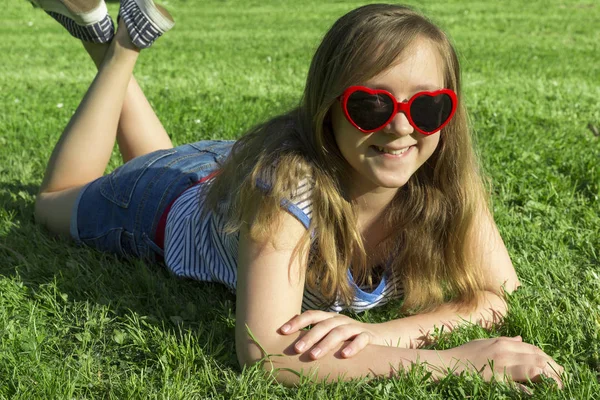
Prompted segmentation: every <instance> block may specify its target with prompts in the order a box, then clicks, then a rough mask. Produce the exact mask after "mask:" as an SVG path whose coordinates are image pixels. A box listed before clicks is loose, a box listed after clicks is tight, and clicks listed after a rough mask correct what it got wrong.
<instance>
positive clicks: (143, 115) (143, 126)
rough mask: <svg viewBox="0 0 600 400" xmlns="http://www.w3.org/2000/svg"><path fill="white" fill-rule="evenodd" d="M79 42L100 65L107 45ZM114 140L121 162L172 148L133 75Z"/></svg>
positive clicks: (167, 136) (97, 64)
mask: <svg viewBox="0 0 600 400" xmlns="http://www.w3.org/2000/svg"><path fill="white" fill-rule="evenodd" d="M82 43H83V47H84V48H85V50H86V51H87V52H88V54H89V55H90V57H91V58H92V60H93V61H94V63H95V64H96V67H98V68H100V65H101V64H102V60H104V56H105V54H106V52H107V51H108V48H109V44H98V43H90V42H82ZM117 143H118V144H119V150H120V152H121V156H122V157H123V161H124V162H127V161H129V160H131V159H132V158H135V157H138V156H142V155H144V154H148V153H151V152H153V151H155V150H161V149H170V148H171V147H173V144H172V143H171V139H170V138H169V135H168V134H167V132H166V131H165V128H164V127H163V126H162V124H161V122H160V120H159V119H158V117H157V116H156V114H155V113H154V110H153V109H152V106H151V105H150V103H149V102H148V100H147V99H146V96H144V93H143V92H142V89H141V88H140V86H139V85H138V83H137V81H136V80H135V78H134V77H133V76H132V77H131V80H130V81H129V86H128V87H127V92H126V94H125V99H124V101H123V108H122V109H121V117H120V119H119V126H118V129H117Z"/></svg>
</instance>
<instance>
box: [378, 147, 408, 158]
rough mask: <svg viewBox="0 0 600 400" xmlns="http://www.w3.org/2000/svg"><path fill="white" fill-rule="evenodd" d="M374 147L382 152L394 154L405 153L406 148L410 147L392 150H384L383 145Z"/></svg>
mask: <svg viewBox="0 0 600 400" xmlns="http://www.w3.org/2000/svg"><path fill="white" fill-rule="evenodd" d="M375 147H376V148H377V150H379V151H380V152H382V153H388V154H393V155H395V156H397V155H399V154H402V153H405V152H406V151H407V150H408V149H410V147H406V148H404V149H402V150H393V151H391V150H386V149H385V148H383V147H379V146H375Z"/></svg>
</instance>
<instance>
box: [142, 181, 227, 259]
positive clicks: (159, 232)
mask: <svg viewBox="0 0 600 400" xmlns="http://www.w3.org/2000/svg"><path fill="white" fill-rule="evenodd" d="M219 172H220V170H216V171H214V172H212V173H210V174H209V175H207V176H205V177H204V178H202V179H200V180H199V181H198V182H196V183H194V184H193V185H192V186H196V185H198V184H200V183H203V182H206V181H207V180H209V179H211V178H214V177H215V176H217V174H218V173H219ZM192 186H190V187H192ZM190 187H188V188H186V189H185V190H188V189H189V188H190ZM185 190H184V191H183V192H185ZM183 192H181V193H179V194H178V195H177V197H175V198H174V199H173V201H171V202H170V203H169V205H168V206H167V208H165V211H163V213H162V215H161V216H160V219H159V220H158V225H157V226H156V233H155V235H154V242H155V243H156V244H157V245H158V247H160V248H161V249H163V250H164V249H165V228H166V226H167V215H169V211H171V207H172V206H173V203H175V201H176V200H177V199H178V198H179V196H181V195H182V194H183ZM161 258H162V257H159V259H161Z"/></svg>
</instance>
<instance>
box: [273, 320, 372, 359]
mask: <svg viewBox="0 0 600 400" xmlns="http://www.w3.org/2000/svg"><path fill="white" fill-rule="evenodd" d="M315 324H316V325H315ZM288 325H289V329H287V330H286V329H285V328H286V326H288ZM308 325H313V327H312V329H311V330H309V331H308V333H306V334H305V335H304V336H303V337H301V338H300V339H299V340H298V341H297V342H296V345H295V346H294V349H295V350H296V352H297V353H302V352H303V351H305V350H308V349H310V347H311V346H312V345H314V344H316V343H317V342H318V346H316V347H315V348H313V349H312V351H311V352H310V354H311V356H312V358H313V359H315V360H316V359H317V358H319V357H322V356H323V355H324V354H326V353H327V352H329V351H330V350H332V349H333V348H335V347H336V346H338V345H339V344H340V343H343V342H344V341H346V340H350V339H354V340H353V341H352V342H351V343H350V344H348V345H347V346H346V347H345V348H344V349H343V350H342V356H344V357H345V358H349V357H352V356H353V355H355V354H357V353H358V352H359V351H361V350H362V349H364V348H365V346H366V345H367V344H369V343H374V342H375V341H376V340H377V333H376V332H375V331H373V330H372V329H371V326H370V325H371V324H368V323H363V322H358V321H355V320H354V319H352V318H350V317H347V316H345V315H341V314H337V313H333V312H326V311H319V310H309V311H306V312H304V313H302V314H301V315H296V316H295V317H294V318H292V319H291V320H289V321H288V322H286V323H285V324H284V325H283V326H282V327H281V329H280V330H281V332H282V333H283V334H284V335H287V334H290V333H294V332H296V331H299V330H300V329H302V328H305V327H306V326H308Z"/></svg>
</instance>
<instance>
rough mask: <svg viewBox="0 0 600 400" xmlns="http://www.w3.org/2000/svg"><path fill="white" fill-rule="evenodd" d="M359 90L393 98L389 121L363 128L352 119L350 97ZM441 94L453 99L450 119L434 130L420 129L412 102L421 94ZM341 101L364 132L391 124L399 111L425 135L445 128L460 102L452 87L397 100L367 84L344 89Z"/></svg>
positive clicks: (422, 93) (347, 114) (343, 107)
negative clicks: (413, 116)
mask: <svg viewBox="0 0 600 400" xmlns="http://www.w3.org/2000/svg"><path fill="white" fill-rule="evenodd" d="M358 91H362V92H367V93H368V94H385V95H387V96H388V97H389V98H391V99H392V100H393V102H394V111H393V112H392V115H391V116H390V117H389V118H388V120H387V121H385V123H384V124H382V125H381V126H379V127H377V128H375V129H363V128H361V127H360V126H358V125H357V124H356V123H355V122H354V120H353V119H352V117H350V114H349V113H348V107H347V104H348V98H349V97H350V95H351V94H352V93H354V92H358ZM440 94H447V95H448V96H450V99H451V100H452V110H451V111H450V115H449V116H448V119H446V121H445V122H444V123H443V124H442V125H441V126H439V127H438V128H437V129H435V130H434V131H431V132H427V131H424V130H422V129H420V128H419V127H418V126H417V125H416V124H415V122H414V121H413V119H412V116H411V115H410V106H411V105H412V103H413V102H414V101H415V99H416V98H417V97H420V96H430V97H435V96H437V95H440ZM339 99H340V101H341V103H342V110H343V111H344V115H345V116H346V119H347V120H348V121H349V122H350V123H351V124H352V125H353V126H354V127H355V128H356V129H358V130H359V131H361V132H363V133H371V132H375V131H378V130H380V129H382V128H384V127H385V126H386V125H387V124H389V123H390V122H392V120H393V119H394V117H396V114H398V113H399V112H403V113H404V115H406V119H408V122H409V123H410V125H411V126H412V127H413V128H415V129H416V130H417V131H418V132H420V133H422V134H423V135H433V134H434V133H436V132H438V131H440V130H441V129H443V128H444V127H445V126H446V125H447V124H448V122H450V120H451V119H452V117H453V116H454V113H455V112H456V106H457V104H458V98H457V97H456V93H454V91H453V90H451V89H440V90H434V91H423V92H418V93H415V94H414V95H413V96H412V97H411V98H410V99H408V100H407V101H398V100H396V98H395V97H394V95H393V94H391V93H390V92H388V91H387V90H383V89H371V88H368V87H366V86H350V87H349V88H347V89H346V90H344V93H342V95H341V96H340V97H339Z"/></svg>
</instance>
